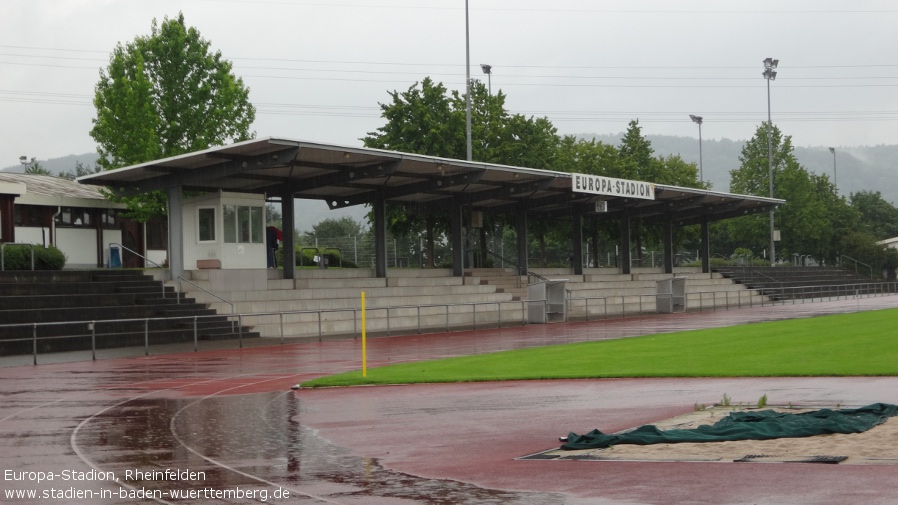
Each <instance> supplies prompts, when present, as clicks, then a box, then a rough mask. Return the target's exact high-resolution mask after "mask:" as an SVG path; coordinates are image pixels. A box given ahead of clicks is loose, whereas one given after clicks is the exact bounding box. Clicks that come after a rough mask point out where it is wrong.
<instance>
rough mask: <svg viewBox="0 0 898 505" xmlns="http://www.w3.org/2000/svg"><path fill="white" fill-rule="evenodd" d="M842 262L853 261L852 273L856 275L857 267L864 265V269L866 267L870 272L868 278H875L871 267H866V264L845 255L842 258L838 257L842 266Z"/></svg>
mask: <svg viewBox="0 0 898 505" xmlns="http://www.w3.org/2000/svg"><path fill="white" fill-rule="evenodd" d="M844 260H849V261H853V262H854V273H858V271H857V270H858V267H859V266H860V265H864V266H865V267H867V268H868V269H869V270H870V278H871V279H875V278H876V276H875V275H873V266H872V265H868V264H866V263H864V262H863V261H858V260H856V259H854V258H852V257H851V256H846V255H844V254H843V255H842V256H840V257H839V262H840V263H842V264H843V265H844Z"/></svg>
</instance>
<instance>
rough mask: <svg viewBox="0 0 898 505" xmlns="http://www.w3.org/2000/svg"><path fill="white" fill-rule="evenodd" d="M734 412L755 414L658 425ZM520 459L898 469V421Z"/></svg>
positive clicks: (685, 425)
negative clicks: (856, 429) (844, 430)
mask: <svg viewBox="0 0 898 505" xmlns="http://www.w3.org/2000/svg"><path fill="white" fill-rule="evenodd" d="M819 408H822V407H801V408H790V407H786V406H775V407H774V406H768V407H765V409H768V410H776V411H780V412H793V413H799V412H806V411H811V410H816V409H819ZM733 410H743V411H747V410H752V409H749V408H747V407H732V406H727V407H724V406H714V407H711V408H708V409H705V410H701V411H696V412H691V413H689V414H685V415H682V416H678V417H675V418H671V419H665V420H662V421H658V422H656V423H654V424H655V426H657V427H659V428H660V429H662V430H664V429H690V428H695V427H697V426H699V425H702V424H713V423H715V422H717V421H718V420H719V419H720V418H721V417H723V416H726V415H727V414H728V413H729V412H732V411H733ZM754 410H758V409H754ZM521 459H557V460H587V461H657V462H662V461H695V462H721V463H725V462H729V463H732V462H740V463H830V464H836V463H838V464H842V465H896V464H898V419H896V418H895V417H893V418H890V419H889V420H888V421H886V422H885V423H883V424H880V425H879V426H876V427H874V428H872V429H870V430H867V431H865V432H863V433H854V434H849V435H843V434H833V435H818V436H813V437H804V438H779V439H775V440H742V441H729V442H706V443H679V444H654V445H630V444H621V445H614V446H611V447H609V448H606V449H584V450H561V449H552V450H548V451H545V452H541V453H538V454H534V455H530V456H526V457H524V458H521Z"/></svg>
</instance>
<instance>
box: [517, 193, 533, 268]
mask: <svg viewBox="0 0 898 505" xmlns="http://www.w3.org/2000/svg"><path fill="white" fill-rule="evenodd" d="M515 231H516V232H517V233H516V235H517V239H518V275H527V272H528V271H530V258H529V257H528V256H529V255H528V251H527V243H528V240H527V208H526V207H525V206H524V204H523V202H522V203H521V208H520V209H519V210H518V213H517V215H516V216H515Z"/></svg>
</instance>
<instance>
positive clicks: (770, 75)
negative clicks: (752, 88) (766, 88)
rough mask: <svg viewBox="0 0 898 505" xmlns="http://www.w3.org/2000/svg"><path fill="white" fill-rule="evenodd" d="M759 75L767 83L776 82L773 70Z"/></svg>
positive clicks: (769, 69)
mask: <svg viewBox="0 0 898 505" xmlns="http://www.w3.org/2000/svg"><path fill="white" fill-rule="evenodd" d="M761 75H763V76H764V78H765V79H767V80H768V81H775V80H776V71H775V70H773V69H772V68H768V69H767V70H765V71H763V72H761Z"/></svg>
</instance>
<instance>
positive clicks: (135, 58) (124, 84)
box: [90, 14, 256, 219]
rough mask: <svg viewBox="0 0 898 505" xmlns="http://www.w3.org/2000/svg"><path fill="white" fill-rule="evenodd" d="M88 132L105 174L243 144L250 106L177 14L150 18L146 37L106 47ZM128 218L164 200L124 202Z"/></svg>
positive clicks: (224, 64) (226, 66) (158, 208)
mask: <svg viewBox="0 0 898 505" xmlns="http://www.w3.org/2000/svg"><path fill="white" fill-rule="evenodd" d="M94 106H95V107H96V111H97V116H96V118H95V119H94V120H93V129H92V130H91V132H90V134H91V137H93V139H94V140H95V141H96V142H97V152H98V153H99V155H100V158H99V160H98V162H97V163H98V165H99V166H101V167H102V168H104V169H106V170H111V169H115V168H120V167H123V166H127V165H133V164H137V163H143V162H146V161H151V160H156V159H160V158H166V157H170V156H177V155H179V154H183V153H187V152H193V151H198V150H202V149H206V148H208V147H211V146H217V145H224V144H226V143H230V142H235V141H242V140H247V139H250V138H252V137H253V136H254V134H253V133H252V132H251V131H250V128H251V126H252V123H253V121H254V119H255V113H256V111H255V107H253V105H252V104H251V103H250V102H249V88H247V87H246V86H245V85H244V84H243V80H242V79H240V78H239V77H236V76H235V75H234V74H233V72H232V65H231V63H230V62H229V61H227V60H225V59H224V58H222V56H221V52H219V51H212V50H211V48H210V43H209V42H208V41H207V40H205V39H203V38H202V37H201V36H200V33H199V31H198V30H197V29H196V28H193V27H187V26H186V24H185V22H184V15H183V14H180V15H179V16H178V17H177V18H176V19H169V18H168V17H166V18H165V19H164V20H163V21H162V24H161V25H157V22H156V20H153V22H152V26H151V33H150V35H149V36H138V37H136V38H135V39H134V41H133V42H129V43H127V44H125V45H122V44H121V43H119V44H118V45H117V46H116V47H115V49H114V50H113V52H112V54H111V56H110V58H109V65H108V67H107V68H106V69H105V70H102V69H101V70H100V80H99V82H98V83H97V85H96V89H95V96H94ZM128 203H129V208H130V210H131V211H132V214H133V217H136V218H138V219H146V218H148V217H150V216H152V215H155V214H159V213H161V212H162V211H163V210H164V208H165V200H164V195H158V194H157V195H154V196H151V197H147V198H139V199H137V200H130V201H129V202H128Z"/></svg>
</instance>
